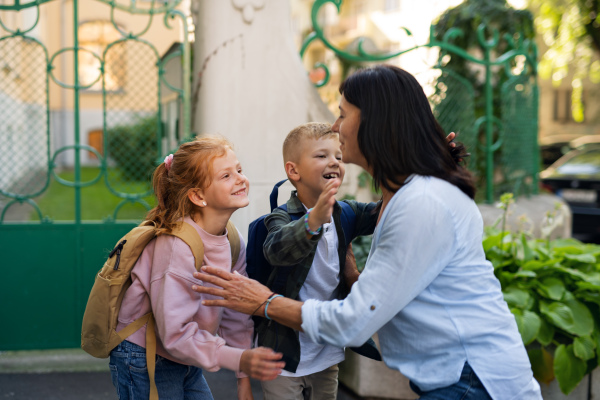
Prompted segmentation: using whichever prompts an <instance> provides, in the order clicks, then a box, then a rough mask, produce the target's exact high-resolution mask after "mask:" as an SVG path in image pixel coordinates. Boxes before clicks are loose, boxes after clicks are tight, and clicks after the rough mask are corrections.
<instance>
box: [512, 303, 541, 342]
mask: <svg viewBox="0 0 600 400" xmlns="http://www.w3.org/2000/svg"><path fill="white" fill-rule="evenodd" d="M515 311H518V312H517V313H515V312H513V314H514V316H515V320H516V321H517V327H518V328H519V333H520V334H521V338H522V339H523V343H524V344H525V345H528V344H529V343H531V342H533V341H534V340H535V338H536V337H537V335H538V332H539V330H540V326H541V324H542V323H541V320H540V317H538V315H537V314H536V313H534V312H531V311H521V310H515Z"/></svg>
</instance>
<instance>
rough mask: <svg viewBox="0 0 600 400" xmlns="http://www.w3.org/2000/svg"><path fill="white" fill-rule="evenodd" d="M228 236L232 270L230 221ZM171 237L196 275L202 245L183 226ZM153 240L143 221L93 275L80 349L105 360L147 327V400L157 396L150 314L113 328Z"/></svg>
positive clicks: (236, 248) (234, 250) (235, 246)
mask: <svg viewBox="0 0 600 400" xmlns="http://www.w3.org/2000/svg"><path fill="white" fill-rule="evenodd" d="M227 232H228V233H227V237H228V239H229V243H230V247H231V259H232V261H231V266H232V267H233V266H234V265H235V264H236V262H237V260H238V257H239V254H240V237H239V234H238V231H237V229H236V228H235V226H234V225H233V223H232V222H231V221H229V222H228V223H227ZM170 235H172V236H176V237H178V238H180V239H181V240H183V241H184V242H185V243H187V245H188V246H190V249H191V250H192V253H194V259H195V262H196V270H198V271H199V270H200V267H201V266H202V260H203V258H204V244H203V243H202V239H201V238H200V235H198V232H197V231H196V229H195V228H194V227H193V226H191V225H190V224H188V223H185V222H184V223H182V224H181V225H180V227H178V228H176V229H174V230H173V231H172V232H171V233H170ZM155 237H156V230H155V228H154V226H153V225H152V222H148V221H144V222H142V223H141V224H140V225H139V226H137V227H135V228H133V229H132V230H131V231H129V233H127V234H126V235H125V236H123V237H122V238H121V239H120V240H119V241H118V242H117V244H116V246H115V248H114V249H113V250H112V251H111V252H110V254H109V256H108V260H106V262H105V263H104V266H103V267H102V269H101V270H100V272H98V274H97V275H96V280H95V282H94V286H93V287H92V290H91V292H90V297H89V298H88V302H87V305H86V308H85V313H84V314H83V322H82V326H81V348H82V349H83V350H85V351H86V352H87V353H89V354H91V355H92V356H94V357H98V358H106V357H108V356H109V355H110V352H111V350H112V349H114V348H115V347H116V346H117V345H118V344H119V343H121V342H122V341H123V340H125V339H127V338H128V337H129V336H130V335H131V334H132V333H134V332H136V331H137V330H139V329H140V328H141V327H142V326H144V325H146V324H147V325H148V326H147V327H146V362H147V365H148V375H149V376H150V399H153V400H154V399H158V392H157V390H156V383H155V382H154V370H155V355H156V336H155V328H154V326H155V324H154V318H153V316H152V312H149V313H148V314H145V315H143V316H141V317H140V318H138V319H136V320H135V321H133V322H132V323H131V324H129V325H127V326H126V327H125V328H123V329H122V330H120V331H118V332H117V330H116V328H117V318H118V316H119V311H120V309H121V303H122V301H123V297H124V296H125V292H126V291H127V289H128V288H129V286H130V285H131V276H130V275H131V270H132V269H133V267H134V266H135V264H136V262H137V260H138V258H139V257H140V255H141V254H142V252H143V251H144V248H145V247H146V245H147V244H148V243H149V242H150V241H151V240H152V239H154V238H155ZM190 290H191V288H190Z"/></svg>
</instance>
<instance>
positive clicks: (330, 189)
mask: <svg viewBox="0 0 600 400" xmlns="http://www.w3.org/2000/svg"><path fill="white" fill-rule="evenodd" d="M341 183H342V182H341V181H340V180H339V179H331V180H330V181H329V182H327V184H326V185H325V189H324V190H323V192H322V193H321V195H320V196H319V199H318V200H317V204H315V206H314V207H313V209H312V211H311V212H310V215H309V216H308V226H309V227H310V230H311V231H316V230H317V229H319V227H320V226H321V225H323V224H326V223H328V222H329V221H331V214H333V205H334V204H335V195H336V194H337V192H338V189H339V187H340V184H341Z"/></svg>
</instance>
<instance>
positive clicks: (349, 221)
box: [337, 201, 356, 247]
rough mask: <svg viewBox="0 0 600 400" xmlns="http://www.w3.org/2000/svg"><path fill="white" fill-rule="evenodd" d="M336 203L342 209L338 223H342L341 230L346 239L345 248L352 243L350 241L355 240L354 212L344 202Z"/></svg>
mask: <svg viewBox="0 0 600 400" xmlns="http://www.w3.org/2000/svg"><path fill="white" fill-rule="evenodd" d="M337 203H338V204H339V205H340V207H341V208H342V214H341V218H340V220H341V221H340V222H341V223H342V230H343V231H344V238H345V239H346V247H348V245H349V244H350V243H352V240H354V239H355V234H354V231H355V225H356V210H355V209H354V208H353V207H352V206H351V205H350V204H348V203H346V202H345V201H338V202H337Z"/></svg>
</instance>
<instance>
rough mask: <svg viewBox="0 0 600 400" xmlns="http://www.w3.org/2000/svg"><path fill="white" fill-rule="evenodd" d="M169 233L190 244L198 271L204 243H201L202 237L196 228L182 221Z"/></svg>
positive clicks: (202, 256)
mask: <svg viewBox="0 0 600 400" xmlns="http://www.w3.org/2000/svg"><path fill="white" fill-rule="evenodd" d="M169 235H173V236H176V237H178V238H179V239H181V240H183V241H184V242H185V243H187V245H188V246H190V249H191V250H192V253H194V260H195V262H196V271H200V267H202V260H203V259H204V243H202V239H201V238H200V235H199V234H198V231H197V230H196V228H194V227H193V226H191V225H190V224H188V223H187V222H183V223H181V224H180V225H179V226H178V227H177V228H175V229H173V230H172V231H171V233H169Z"/></svg>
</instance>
